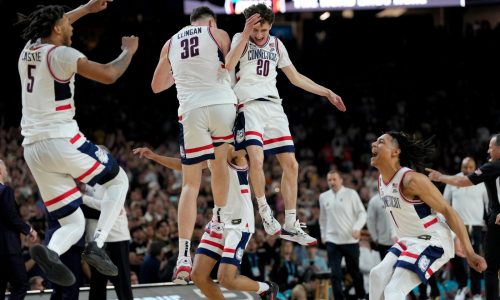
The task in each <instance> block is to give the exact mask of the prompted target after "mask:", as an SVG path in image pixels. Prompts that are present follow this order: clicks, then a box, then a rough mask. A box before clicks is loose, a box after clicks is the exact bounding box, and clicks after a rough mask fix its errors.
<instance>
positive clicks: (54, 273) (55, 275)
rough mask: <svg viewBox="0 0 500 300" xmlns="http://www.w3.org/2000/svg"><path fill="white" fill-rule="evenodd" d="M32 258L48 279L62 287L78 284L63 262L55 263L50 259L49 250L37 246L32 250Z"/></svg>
mask: <svg viewBox="0 0 500 300" xmlns="http://www.w3.org/2000/svg"><path fill="white" fill-rule="evenodd" d="M30 255H31V258H32V259H33V260H34V261H35V262H36V263H37V264H38V266H40V268H41V269H42V271H43V272H44V273H45V275H47V279H48V280H50V281H51V282H53V283H55V284H58V285H60V286H72V285H73V284H75V282H76V278H75V275H74V274H73V272H71V270H70V269H69V268H68V267H66V266H65V265H64V264H63V263H62V262H54V261H52V260H51V259H50V257H49V249H48V248H46V247H44V246H41V245H35V246H33V247H31V249H30Z"/></svg>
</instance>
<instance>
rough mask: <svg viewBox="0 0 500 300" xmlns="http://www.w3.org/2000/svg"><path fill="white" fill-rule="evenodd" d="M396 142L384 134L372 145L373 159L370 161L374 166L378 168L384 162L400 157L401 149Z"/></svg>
mask: <svg viewBox="0 0 500 300" xmlns="http://www.w3.org/2000/svg"><path fill="white" fill-rule="evenodd" d="M394 142H395V141H394V139H393V138H392V136H390V135H388V134H383V135H381V136H380V137H379V138H378V139H377V140H376V141H375V142H373V143H372V158H371V160H370V163H371V165H372V166H374V167H375V168H378V167H380V165H381V164H382V163H383V162H385V161H389V160H390V159H391V158H392V157H396V156H398V155H399V152H400V150H399V147H398V146H397V145H396V144H395V143H394Z"/></svg>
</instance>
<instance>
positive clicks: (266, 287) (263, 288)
mask: <svg viewBox="0 0 500 300" xmlns="http://www.w3.org/2000/svg"><path fill="white" fill-rule="evenodd" d="M257 283H258V284H259V290H258V291H257V294H261V293H264V292H265V291H267V290H269V288H270V286H269V284H267V283H265V282H259V281H257Z"/></svg>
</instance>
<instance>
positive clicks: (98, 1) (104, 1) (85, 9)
mask: <svg viewBox="0 0 500 300" xmlns="http://www.w3.org/2000/svg"><path fill="white" fill-rule="evenodd" d="M108 2H111V1H108V0H90V1H89V2H87V3H86V4H84V5H80V6H79V7H77V8H75V9H73V10H71V11H69V12H67V13H66V16H67V17H68V18H69V22H70V23H74V22H76V21H77V20H78V19H80V18H81V17H83V16H85V15H87V14H92V13H96V12H100V11H102V10H105V9H106V7H108Z"/></svg>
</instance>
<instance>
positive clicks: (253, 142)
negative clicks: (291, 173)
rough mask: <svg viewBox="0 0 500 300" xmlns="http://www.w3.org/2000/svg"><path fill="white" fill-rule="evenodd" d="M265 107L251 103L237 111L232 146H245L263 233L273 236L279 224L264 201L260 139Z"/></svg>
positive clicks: (264, 120) (262, 144)
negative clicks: (233, 144)
mask: <svg viewBox="0 0 500 300" xmlns="http://www.w3.org/2000/svg"><path fill="white" fill-rule="evenodd" d="M267 104H268V103H267V101H252V102H250V103H246V104H245V105H244V106H243V107H242V108H240V112H239V113H238V116H237V119H236V122H235V146H236V149H237V150H238V149H239V145H244V147H246V150H247V153H248V158H249V160H250V182H251V185H252V190H253V193H254V195H255V197H256V198H257V205H258V208H259V214H260V216H261V218H262V223H263V225H264V230H265V231H266V233H267V234H270V235H274V234H278V233H279V232H280V231H281V225H280V224H279V222H278V221H277V220H276V219H275V218H274V216H273V211H272V210H271V208H270V207H269V204H268V203H267V199H266V177H265V174H264V150H263V146H264V140H263V136H264V127H265V124H266V123H267V122H269V118H268V116H267V114H266V113H267V110H266V106H267Z"/></svg>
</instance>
